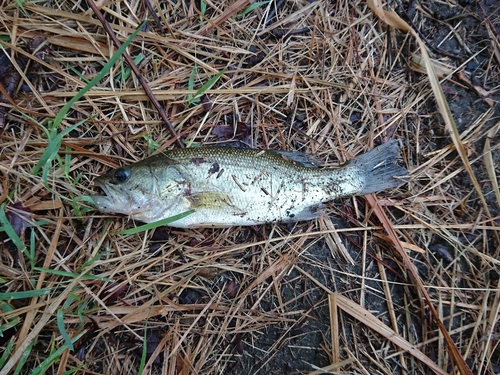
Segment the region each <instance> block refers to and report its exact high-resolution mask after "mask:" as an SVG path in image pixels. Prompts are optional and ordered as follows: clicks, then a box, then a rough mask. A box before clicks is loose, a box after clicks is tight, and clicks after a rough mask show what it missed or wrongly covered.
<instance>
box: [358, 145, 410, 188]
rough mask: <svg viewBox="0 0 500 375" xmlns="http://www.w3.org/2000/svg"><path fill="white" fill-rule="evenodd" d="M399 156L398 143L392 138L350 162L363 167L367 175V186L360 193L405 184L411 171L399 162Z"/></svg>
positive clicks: (364, 173)
mask: <svg viewBox="0 0 500 375" xmlns="http://www.w3.org/2000/svg"><path fill="white" fill-rule="evenodd" d="M398 157H399V146H398V143H397V142H396V141H395V140H392V141H389V142H387V143H384V144H383V145H380V146H378V147H376V148H374V149H373V150H371V151H369V152H367V153H366V154H363V155H359V156H358V157H356V158H354V159H353V160H352V161H351V163H350V164H351V165H352V164H354V165H356V166H358V167H360V168H362V170H363V175H364V176H365V186H364V188H363V189H362V190H361V191H360V192H359V193H358V194H359V195H364V194H369V193H374V192H376V191H380V190H385V189H390V188H393V187H396V186H399V185H403V184H405V183H406V182H407V181H408V176H409V172H408V170H407V169H406V168H404V167H401V166H399V165H398V164H397V161H398Z"/></svg>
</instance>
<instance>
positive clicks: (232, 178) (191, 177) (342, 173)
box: [93, 141, 408, 227]
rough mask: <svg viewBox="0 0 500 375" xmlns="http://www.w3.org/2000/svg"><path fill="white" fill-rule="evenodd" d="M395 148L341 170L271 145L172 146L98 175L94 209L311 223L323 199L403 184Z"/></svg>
mask: <svg viewBox="0 0 500 375" xmlns="http://www.w3.org/2000/svg"><path fill="white" fill-rule="evenodd" d="M398 153H399V147H398V145H397V143H396V142H395V141H391V142H388V143H386V144H384V145H381V146H379V147H378V148H375V149H373V150H372V151H370V152H368V153H366V154H363V155H361V156H359V157H357V158H355V159H353V160H351V161H350V162H349V163H347V164H346V165H344V166H343V167H341V168H323V167H314V166H312V165H310V163H309V162H308V160H310V159H311V158H310V156H308V155H305V154H301V153H290V152H284V153H282V152H280V151H272V150H255V149H237V148H229V147H201V148H189V149H176V150H171V151H166V152H164V153H161V154H158V155H155V156H152V157H150V158H147V159H144V160H142V161H140V162H138V163H135V164H132V165H130V166H127V167H121V168H118V169H116V170H113V171H110V172H108V173H107V174H105V175H103V176H101V177H98V178H97V179H96V184H97V185H99V186H100V187H101V189H102V190H103V191H104V192H105V195H100V196H94V197H93V200H94V203H95V204H96V206H97V208H98V209H99V210H100V211H102V212H105V213H111V214H113V213H121V214H125V215H128V216H129V217H130V218H132V219H135V220H139V221H143V222H148V223H149V222H154V221H157V220H161V219H164V218H167V217H171V216H174V215H177V214H180V213H183V212H185V211H187V210H191V209H194V210H195V212H194V213H193V214H191V215H189V216H187V217H185V218H183V219H181V220H178V221H175V222H173V223H171V224H170V225H171V226H175V227H208V226H215V227H224V226H233V225H254V224H261V223H268V222H290V221H300V220H309V219H313V218H316V217H318V216H320V215H322V214H323V213H324V203H325V202H328V201H331V200H333V199H335V198H337V197H340V196H348V195H360V194H367V193H369V192H374V191H378V190H382V189H387V188H390V187H394V186H398V185H401V184H402V183H404V182H405V180H404V178H402V177H404V176H407V174H408V171H407V170H406V169H405V168H403V167H400V166H398V165H397V163H396V161H397V157H398Z"/></svg>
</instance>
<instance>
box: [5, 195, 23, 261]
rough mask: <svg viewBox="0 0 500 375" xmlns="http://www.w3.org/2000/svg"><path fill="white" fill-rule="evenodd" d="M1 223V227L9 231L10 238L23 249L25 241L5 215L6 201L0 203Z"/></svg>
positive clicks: (18, 247)
mask: <svg viewBox="0 0 500 375" xmlns="http://www.w3.org/2000/svg"><path fill="white" fill-rule="evenodd" d="M0 225H1V226H0V229H3V230H4V231H5V233H7V236H9V238H10V240H11V241H12V242H13V243H14V245H15V246H16V247H17V249H18V250H20V251H23V250H24V244H23V241H21V238H19V236H18V235H17V233H16V231H15V230H14V228H13V227H12V225H11V224H10V222H9V219H7V216H6V215H5V203H4V204H2V205H0Z"/></svg>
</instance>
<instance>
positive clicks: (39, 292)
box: [0, 288, 53, 301]
mask: <svg viewBox="0 0 500 375" xmlns="http://www.w3.org/2000/svg"><path fill="white" fill-rule="evenodd" d="M52 289H53V288H42V289H36V290H27V291H24V292H4V293H0V301H10V300H12V299H23V298H32V297H41V296H44V295H45V294H47V293H48V292H50V291H51V290H52Z"/></svg>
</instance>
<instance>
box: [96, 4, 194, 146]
mask: <svg viewBox="0 0 500 375" xmlns="http://www.w3.org/2000/svg"><path fill="white" fill-rule="evenodd" d="M88 4H89V5H90V7H91V8H92V10H93V11H94V13H95V15H96V16H97V18H98V19H99V21H100V22H101V23H102V26H103V27H104V30H106V32H107V33H108V35H109V36H110V37H111V39H112V40H113V43H114V45H115V46H116V47H117V48H119V47H120V46H121V43H120V41H119V40H118V38H117V37H116V35H115V33H114V32H113V29H112V28H111V27H110V26H109V23H108V22H107V21H106V20H105V19H104V17H103V15H102V13H101V12H100V11H99V9H98V8H97V6H96V5H95V3H94V1H93V0H88ZM123 57H124V58H125V61H127V64H128V65H129V66H130V68H131V69H132V70H133V72H134V74H135V76H136V77H137V79H138V80H139V83H140V84H141V86H142V88H143V89H144V91H145V92H146V95H147V96H148V97H149V99H150V100H151V103H153V105H154V106H155V108H156V110H157V111H158V113H159V114H160V116H161V118H162V120H163V122H164V123H165V125H167V128H168V131H169V132H170V134H171V135H172V137H174V138H175V141H176V142H177V145H178V146H179V147H181V148H184V144H183V143H182V140H181V138H180V137H179V136H178V135H177V133H176V132H175V129H174V127H173V126H172V123H171V122H170V120H169V119H168V117H167V114H166V113H165V111H164V110H163V108H162V106H161V105H160V103H159V102H158V100H157V99H156V97H155V96H154V94H153V92H152V91H151V89H150V88H149V86H148V83H147V82H146V80H145V79H144V77H143V76H142V74H141V73H140V72H139V69H137V66H136V65H135V64H134V62H133V60H132V58H131V57H130V55H129V54H128V53H127V52H126V51H125V52H123Z"/></svg>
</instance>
